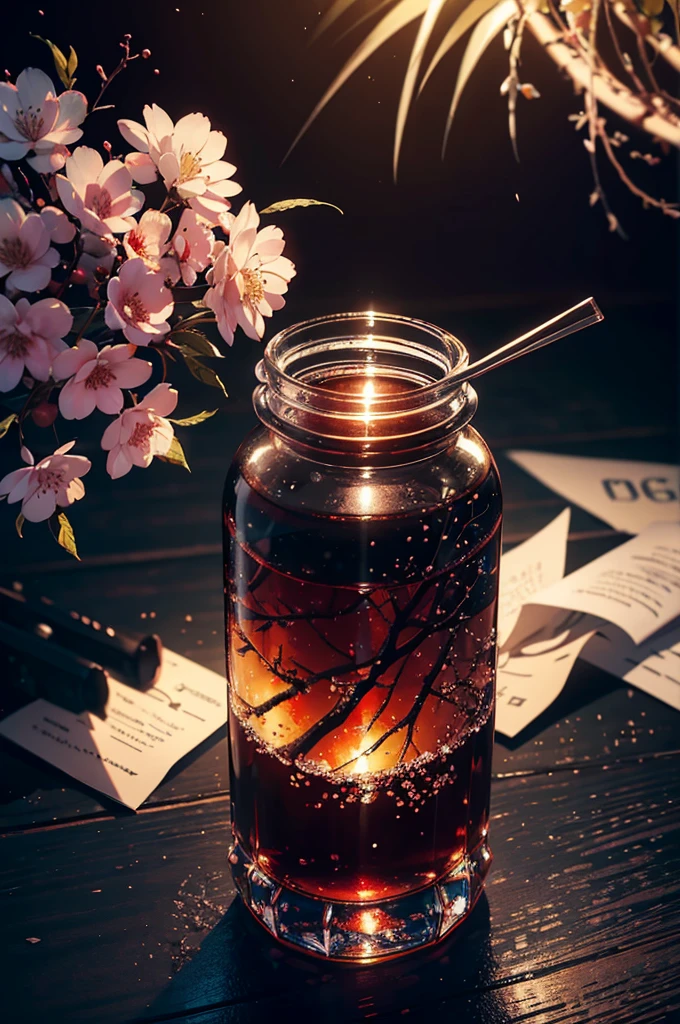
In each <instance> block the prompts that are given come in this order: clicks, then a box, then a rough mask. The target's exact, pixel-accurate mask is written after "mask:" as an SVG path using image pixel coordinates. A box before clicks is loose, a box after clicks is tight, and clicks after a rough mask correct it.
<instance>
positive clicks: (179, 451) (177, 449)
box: [156, 437, 191, 473]
mask: <svg viewBox="0 0 680 1024" xmlns="http://www.w3.org/2000/svg"><path fill="white" fill-rule="evenodd" d="M156 458H157V459H160V460H161V462H171V463H172V464H173V466H183V467H184V469H186V470H187V471H188V472H189V473H190V472H191V470H190V469H189V463H188V462H187V460H186V457H185V455H184V449H183V448H182V445H181V444H180V443H179V441H178V440H177V438H176V437H173V439H172V444H171V445H170V447H169V448H168V450H167V452H166V453H165V455H157V456H156Z"/></svg>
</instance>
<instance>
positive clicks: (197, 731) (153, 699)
mask: <svg viewBox="0 0 680 1024" xmlns="http://www.w3.org/2000/svg"><path fill="white" fill-rule="evenodd" d="M105 712H106V718H105V720H104V721H102V720H101V719H100V718H98V717H97V716H95V715H93V714H90V713H89V712H84V713H83V714H80V715H75V714H73V713H72V712H70V711H65V710H64V709H63V708H60V707H57V706H56V705H55V704H51V703H49V701H46V700H36V701H33V703H32V704H27V705H26V706H25V707H23V708H21V709H20V710H19V711H15V712H14V714H12V715H9V716H8V717H7V718H5V719H4V720H3V721H2V722H0V735H2V736H5V737H6V738H7V739H10V740H12V741H13V742H14V743H17V744H18V745H19V746H20V747H23V748H24V749H25V750H29V751H30V752H31V753H32V754H36V755H37V756H38V757H42V758H43V759H44V760H45V761H49V763H50V764H53V765H54V766H55V767H57V768H60V769H61V770H62V771H64V772H66V773H67V774H68V775H71V776H73V778H74V779H79V780H80V782H84V783H86V784H87V785H88V786H92V788H93V789H96V790H98V791H99V792H100V793H104V794H105V795H106V796H109V797H111V798H112V799H113V800H117V801H118V802H119V803H121V804H124V805H125V806H126V807H131V808H137V807H139V805H140V804H141V803H143V802H144V800H146V798H147V797H148V796H149V794H150V793H152V792H153V790H154V789H155V788H156V786H157V785H158V784H159V782H161V780H162V779H163V777H164V776H165V775H166V773H167V772H168V771H169V769H170V768H171V767H172V766H173V765H174V764H175V763H176V762H177V761H179V760H180V758H181V757H183V756H184V755H185V754H188V753H189V751H191V750H193V749H194V747H196V746H198V744H199V743H201V742H202V741H203V740H205V739H207V737H208V736H210V734H211V733H213V732H214V731H215V730H216V729H218V728H219V727H220V726H221V725H224V723H225V722H226V720H227V688H226V683H225V681H224V678H223V677H222V676H220V675H218V674H217V673H216V672H211V671H210V670H209V669H207V668H203V667H202V666H201V665H196V664H195V663H194V662H193V661H189V660H188V658H183V657H182V656H181V655H180V654H175V653H174V652H173V651H168V650H167V649H166V650H165V652H164V654H163V667H162V670H161V674H160V677H159V679H158V681H157V683H155V684H154V686H152V687H151V688H150V689H149V690H146V691H145V692H141V691H139V690H135V689H133V688H132V687H130V686H126V685H125V684H124V683H119V682H118V681H116V680H111V681H110V683H109V699H108V701H107V704H106V708H105Z"/></svg>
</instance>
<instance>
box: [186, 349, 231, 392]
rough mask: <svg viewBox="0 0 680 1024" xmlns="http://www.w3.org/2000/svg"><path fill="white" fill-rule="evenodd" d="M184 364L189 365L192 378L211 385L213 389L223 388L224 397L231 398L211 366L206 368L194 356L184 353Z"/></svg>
mask: <svg viewBox="0 0 680 1024" xmlns="http://www.w3.org/2000/svg"><path fill="white" fill-rule="evenodd" d="M184 362H185V363H186V364H187V369H188V370H189V373H190V374H191V375H192V377H195V378H196V380H200V381H201V383H202V384H209V385H210V387H212V388H221V390H222V393H223V394H224V397H225V398H229V395H228V394H227V389H226V388H225V386H224V384H223V383H222V381H221V380H220V378H219V377H218V376H217V374H216V373H215V371H214V370H212V369H211V368H210V367H209V366H206V365H205V364H204V363H201V362H199V360H198V359H195V358H194V356H191V355H187V354H186V353H184Z"/></svg>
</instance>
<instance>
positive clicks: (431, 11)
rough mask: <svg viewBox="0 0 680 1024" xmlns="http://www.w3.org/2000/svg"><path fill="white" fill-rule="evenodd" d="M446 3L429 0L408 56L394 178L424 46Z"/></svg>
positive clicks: (395, 143)
mask: <svg viewBox="0 0 680 1024" xmlns="http://www.w3.org/2000/svg"><path fill="white" fill-rule="evenodd" d="M446 3H447V0H430V3H429V5H428V8H427V10H426V11H425V14H424V15H423V20H422V21H421V23H420V26H419V28H418V34H417V36H416V41H415V43H414V44H413V49H412V50H411V56H410V58H409V62H408V67H407V69H406V74H405V76H404V84H403V85H402V88H401V96H400V97H399V109H398V111H397V124H396V128H395V130H394V155H393V158H392V173H393V174H394V179H395V181H396V179H397V167H398V166H399V152H400V150H401V143H402V139H403V137H404V128H405V126H406V118H407V117H408V111H409V107H410V106H411V100H412V99H413V92H414V89H415V86H416V82H417V80H418V73H419V71H420V65H421V63H422V60H423V56H424V53H425V47H426V46H427V44H428V42H429V40H430V36H431V35H432V32H433V30H434V27H435V25H436V23H437V18H438V17H439V15H440V14H441V11H442V8H443V7H444V6H445V4H446Z"/></svg>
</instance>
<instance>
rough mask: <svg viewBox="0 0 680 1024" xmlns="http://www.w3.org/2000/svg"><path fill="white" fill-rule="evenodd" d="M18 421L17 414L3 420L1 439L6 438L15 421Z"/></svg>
mask: <svg viewBox="0 0 680 1024" xmlns="http://www.w3.org/2000/svg"><path fill="white" fill-rule="evenodd" d="M18 419H19V417H18V416H17V414H16V413H15V412H11V413H10V414H9V416H8V417H7V418H6V419H4V420H2V421H1V422H0V437H4V436H5V434H6V433H7V431H8V430H9V428H10V427H11V426H12V424H13V423H14V421H15V420H18Z"/></svg>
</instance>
